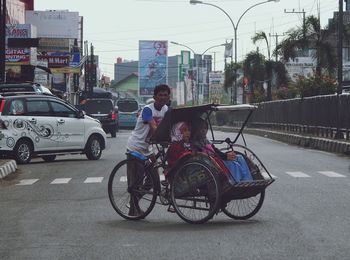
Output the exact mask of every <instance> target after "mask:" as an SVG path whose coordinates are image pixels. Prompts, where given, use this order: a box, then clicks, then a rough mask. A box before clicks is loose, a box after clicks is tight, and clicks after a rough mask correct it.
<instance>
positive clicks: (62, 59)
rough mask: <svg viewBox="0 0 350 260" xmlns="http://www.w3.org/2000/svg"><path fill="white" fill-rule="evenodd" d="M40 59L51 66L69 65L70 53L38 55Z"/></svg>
mask: <svg viewBox="0 0 350 260" xmlns="http://www.w3.org/2000/svg"><path fill="white" fill-rule="evenodd" d="M38 60H39V61H44V62H47V63H48V66H49V68H55V67H56V68H57V67H66V66H69V60H70V55H38Z"/></svg>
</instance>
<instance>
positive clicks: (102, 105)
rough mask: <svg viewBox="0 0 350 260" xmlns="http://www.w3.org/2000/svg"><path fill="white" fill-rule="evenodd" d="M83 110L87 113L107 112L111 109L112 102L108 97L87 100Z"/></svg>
mask: <svg viewBox="0 0 350 260" xmlns="http://www.w3.org/2000/svg"><path fill="white" fill-rule="evenodd" d="M84 110H85V112H86V113H87V114H108V113H110V112H111V111H112V110H113V103H112V101H111V100H109V99H107V100H102V99H98V100H88V101H87V102H86V103H85V105H84Z"/></svg>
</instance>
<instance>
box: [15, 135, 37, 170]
mask: <svg viewBox="0 0 350 260" xmlns="http://www.w3.org/2000/svg"><path fill="white" fill-rule="evenodd" d="M13 154H14V157H15V160H16V162H17V163H18V164H26V163H29V162H30V160H31V159H32V156H33V146H32V144H31V143H30V142H29V141H28V140H19V141H18V142H17V144H16V146H15V148H14V149H13Z"/></svg>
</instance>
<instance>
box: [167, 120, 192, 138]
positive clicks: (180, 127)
mask: <svg viewBox="0 0 350 260" xmlns="http://www.w3.org/2000/svg"><path fill="white" fill-rule="evenodd" d="M189 128H190V126H189V125H188V124H187V123H186V122H178V123H176V124H175V125H173V127H172V129H171V141H172V142H179V141H182V139H183V132H184V130H185V129H189Z"/></svg>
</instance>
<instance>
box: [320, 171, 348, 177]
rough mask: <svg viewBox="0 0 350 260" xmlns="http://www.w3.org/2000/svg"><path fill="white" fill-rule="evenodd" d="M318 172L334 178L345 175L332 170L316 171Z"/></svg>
mask: <svg viewBox="0 0 350 260" xmlns="http://www.w3.org/2000/svg"><path fill="white" fill-rule="evenodd" d="M318 173H320V174H322V175H325V176H327V177H335V178H342V177H343V178H344V177H345V175H342V174H339V173H336V172H332V171H318Z"/></svg>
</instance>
